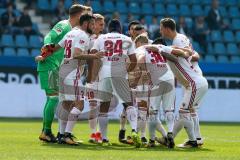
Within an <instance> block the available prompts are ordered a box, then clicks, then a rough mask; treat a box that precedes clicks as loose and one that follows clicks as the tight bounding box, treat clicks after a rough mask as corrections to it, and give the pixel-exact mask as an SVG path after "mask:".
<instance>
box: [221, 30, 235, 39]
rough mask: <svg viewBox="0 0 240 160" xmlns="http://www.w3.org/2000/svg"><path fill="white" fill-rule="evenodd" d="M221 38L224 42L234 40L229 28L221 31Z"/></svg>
mask: <svg viewBox="0 0 240 160" xmlns="http://www.w3.org/2000/svg"><path fill="white" fill-rule="evenodd" d="M223 40H224V41H225V42H234V41H235V37H234V34H233V32H232V31H231V30H227V31H224V32H223Z"/></svg>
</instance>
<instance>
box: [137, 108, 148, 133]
mask: <svg viewBox="0 0 240 160" xmlns="http://www.w3.org/2000/svg"><path fill="white" fill-rule="evenodd" d="M146 126H147V111H146V110H140V109H139V110H138V121H137V131H138V132H140V133H141V137H146Z"/></svg>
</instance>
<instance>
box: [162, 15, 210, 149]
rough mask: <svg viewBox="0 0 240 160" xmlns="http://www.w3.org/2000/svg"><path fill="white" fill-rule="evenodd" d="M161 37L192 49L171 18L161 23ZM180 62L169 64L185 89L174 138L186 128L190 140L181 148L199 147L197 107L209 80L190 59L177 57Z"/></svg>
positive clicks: (176, 44) (175, 44) (175, 125)
mask: <svg viewBox="0 0 240 160" xmlns="http://www.w3.org/2000/svg"><path fill="white" fill-rule="evenodd" d="M160 32H161V35H162V36H163V37H165V38H167V39H170V40H173V44H172V45H173V46H177V47H180V48H186V49H191V47H192V46H191V43H190V40H189V39H188V38H187V37H186V36H185V35H183V34H179V33H177V32H176V24H175V21H174V20H173V19H171V18H164V19H162V20H161V22H160ZM177 60H178V62H176V63H171V62H170V63H169V65H170V67H171V69H172V71H173V73H174V75H175V77H176V78H177V80H178V81H179V82H180V83H181V85H182V86H183V88H184V97H183V100H182V103H181V106H180V110H179V118H178V119H177V121H176V122H175V124H174V130H173V134H174V136H176V135H177V133H178V132H179V131H180V130H181V129H182V128H183V127H184V128H185V129H186V132H187V134H188V138H189V140H188V141H187V142H186V143H184V144H183V145H181V147H197V146H198V145H197V138H198V139H201V137H198V136H200V135H198V133H196V132H195V131H194V128H199V120H198V118H196V117H197V116H196V115H197V113H196V107H198V106H199V103H200V101H201V100H202V98H203V96H204V95H205V93H206V92H207V89H208V83H207V80H206V79H205V78H204V77H203V76H201V75H200V74H198V73H197V72H196V71H195V70H194V67H193V65H192V64H191V62H190V61H189V59H186V58H182V57H177ZM195 126H197V127H195Z"/></svg>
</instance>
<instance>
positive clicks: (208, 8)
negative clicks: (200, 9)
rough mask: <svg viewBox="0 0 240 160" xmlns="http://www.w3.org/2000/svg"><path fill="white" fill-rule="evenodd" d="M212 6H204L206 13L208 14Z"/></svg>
mask: <svg viewBox="0 0 240 160" xmlns="http://www.w3.org/2000/svg"><path fill="white" fill-rule="evenodd" d="M210 9H211V7H210V6H204V15H205V16H207V15H208V12H209V11H210Z"/></svg>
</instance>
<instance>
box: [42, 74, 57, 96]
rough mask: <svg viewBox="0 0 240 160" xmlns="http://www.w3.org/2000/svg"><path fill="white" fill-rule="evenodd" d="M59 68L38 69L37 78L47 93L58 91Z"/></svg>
mask: <svg viewBox="0 0 240 160" xmlns="http://www.w3.org/2000/svg"><path fill="white" fill-rule="evenodd" d="M58 71H59V70H57V69H56V70H49V71H39V72H38V75H39V80H40V85H41V88H42V89H44V90H45V91H46V93H47V94H53V93H56V92H58V89H59V85H58V84H59V82H58V80H59V75H58Z"/></svg>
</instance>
